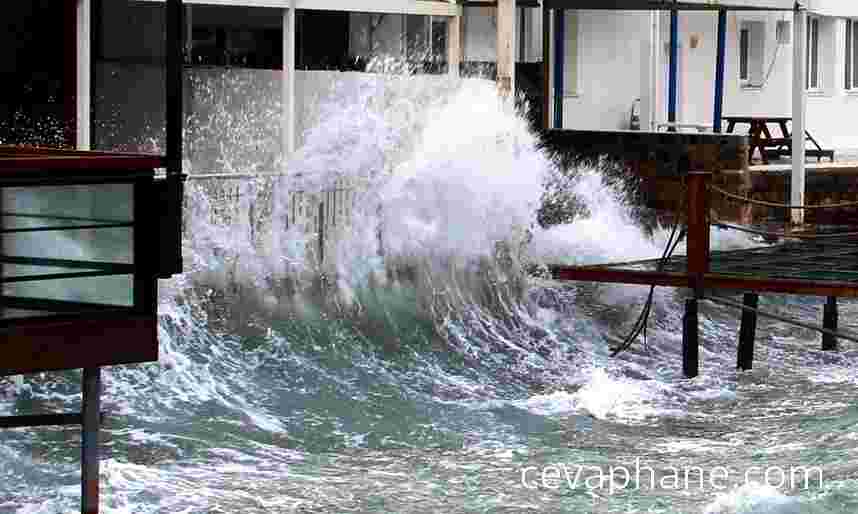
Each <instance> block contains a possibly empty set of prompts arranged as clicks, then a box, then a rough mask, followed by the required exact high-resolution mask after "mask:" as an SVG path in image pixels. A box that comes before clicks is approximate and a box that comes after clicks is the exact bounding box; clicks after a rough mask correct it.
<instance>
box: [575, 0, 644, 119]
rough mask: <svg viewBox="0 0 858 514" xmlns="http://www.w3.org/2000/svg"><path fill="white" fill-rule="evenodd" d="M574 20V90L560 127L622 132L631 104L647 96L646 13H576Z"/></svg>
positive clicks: (584, 11)
mask: <svg viewBox="0 0 858 514" xmlns="http://www.w3.org/2000/svg"><path fill="white" fill-rule="evenodd" d="M577 16H578V24H577V25H578V56H577V57H578V59H579V60H578V73H577V75H578V87H577V95H576V96H575V97H573V98H568V97H567V98H566V99H565V100H564V103H563V107H564V110H563V124H564V127H565V128H573V129H605V130H612V129H627V128H628V126H629V118H630V114H631V108H632V104H633V102H634V100H635V99H636V98H641V97H642V96H643V95H646V94H647V91H648V81H647V78H646V75H645V74H644V73H643V68H645V67H648V66H649V43H648V42H649V30H650V15H649V12H645V11H625V12H613V11H599V10H592V11H586V10H581V11H577ZM568 58H569V57H567V59H568ZM567 89H570V88H568V87H567Z"/></svg>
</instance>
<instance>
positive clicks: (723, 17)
mask: <svg viewBox="0 0 858 514" xmlns="http://www.w3.org/2000/svg"><path fill="white" fill-rule="evenodd" d="M726 53H727V10H726V9H719V10H718V55H717V58H716V64H715V66H716V68H715V113H714V115H713V116H712V131H713V132H721V117H722V115H723V109H724V64H725V60H726V59H725V55H726Z"/></svg>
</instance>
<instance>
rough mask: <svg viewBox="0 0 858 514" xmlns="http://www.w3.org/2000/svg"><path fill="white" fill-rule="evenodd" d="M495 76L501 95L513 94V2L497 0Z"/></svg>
mask: <svg viewBox="0 0 858 514" xmlns="http://www.w3.org/2000/svg"><path fill="white" fill-rule="evenodd" d="M497 2H498V6H497V50H498V52H497V76H498V89H499V91H500V93H501V94H502V95H510V94H515V49H516V46H515V0H497Z"/></svg>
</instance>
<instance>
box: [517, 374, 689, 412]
mask: <svg viewBox="0 0 858 514" xmlns="http://www.w3.org/2000/svg"><path fill="white" fill-rule="evenodd" d="M576 380H577V381H579V382H580V383H582V385H581V386H580V387H579V388H578V389H577V390H575V391H555V392H552V393H549V394H541V395H536V396H532V397H530V398H528V399H527V400H526V401H525V402H524V403H523V404H522V407H524V408H526V409H528V410H529V411H531V412H533V413H534V414H540V415H558V414H566V413H576V414H586V415H590V416H593V417H594V418H597V419H612V420H621V421H640V420H643V419H646V418H648V417H653V416H664V415H684V414H685V413H684V411H682V410H681V409H680V408H678V407H677V406H674V405H671V404H670V402H669V394H668V393H669V392H670V391H669V389H670V387H669V386H668V385H665V384H661V383H659V382H656V381H653V380H647V381H642V380H635V379H629V378H625V377H618V376H614V375H613V374H611V373H610V372H609V371H608V370H606V369H605V368H593V369H591V370H590V371H589V373H588V375H587V376H585V377H578V378H577V379H576Z"/></svg>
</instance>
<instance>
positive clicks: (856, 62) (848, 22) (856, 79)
mask: <svg viewBox="0 0 858 514" xmlns="http://www.w3.org/2000/svg"><path fill="white" fill-rule="evenodd" d="M844 22H845V31H844V32H845V43H846V44H845V47H844V60H843V77H844V84H843V89H844V90H845V91H847V92H854V93H858V19H856V18H846V19H845V20H844Z"/></svg>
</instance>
